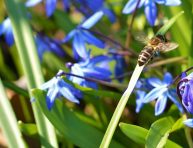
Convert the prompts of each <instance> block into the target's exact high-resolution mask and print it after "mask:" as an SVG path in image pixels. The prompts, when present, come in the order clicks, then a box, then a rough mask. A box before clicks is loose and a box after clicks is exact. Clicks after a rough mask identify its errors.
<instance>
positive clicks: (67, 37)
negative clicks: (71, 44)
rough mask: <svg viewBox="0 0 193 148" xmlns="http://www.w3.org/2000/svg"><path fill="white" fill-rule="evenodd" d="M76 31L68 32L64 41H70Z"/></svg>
mask: <svg viewBox="0 0 193 148" xmlns="http://www.w3.org/2000/svg"><path fill="white" fill-rule="evenodd" d="M76 33H77V32H76V30H72V31H70V33H68V35H67V36H66V37H65V38H64V39H63V40H62V42H63V43H65V42H67V41H69V40H70V39H71V38H72V37H73V36H74V35H75V34H76Z"/></svg>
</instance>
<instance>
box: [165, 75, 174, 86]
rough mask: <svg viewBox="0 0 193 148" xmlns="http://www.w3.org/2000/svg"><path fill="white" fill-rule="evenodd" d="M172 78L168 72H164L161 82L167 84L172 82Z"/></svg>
mask: <svg viewBox="0 0 193 148" xmlns="http://www.w3.org/2000/svg"><path fill="white" fill-rule="evenodd" d="M172 79H173V77H172V75H171V74H170V73H169V72H166V73H165V75H164V79H163V82H164V83H165V84H167V85H170V84H171V82H172Z"/></svg>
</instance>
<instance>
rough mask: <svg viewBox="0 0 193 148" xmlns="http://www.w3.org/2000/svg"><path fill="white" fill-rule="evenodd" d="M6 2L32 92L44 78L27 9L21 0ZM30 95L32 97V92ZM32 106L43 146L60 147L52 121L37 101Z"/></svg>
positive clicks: (7, 0)
mask: <svg viewBox="0 0 193 148" xmlns="http://www.w3.org/2000/svg"><path fill="white" fill-rule="evenodd" d="M5 4H6V8H7V11H8V15H9V17H10V19H11V24H12V27H13V34H14V39H15V42H16V46H17V50H18V53H19V58H20V59H21V63H22V66H23V69H24V74H25V76H26V78H27V82H28V83H27V84H28V90H29V92H30V90H31V89H32V88H34V87H39V86H40V85H41V84H42V83H43V82H44V79H43V76H42V72H41V66H40V62H39V58H38V55H37V50H36V46H35V42H34V39H33V35H32V31H31V28H30V26H29V24H28V21H27V16H26V14H27V11H26V8H25V6H24V4H23V3H22V2H21V1H20V0H6V1H5ZM30 97H31V98H32V95H31V93H30ZM32 108H33V112H34V116H35V120H36V123H37V128H38V131H39V135H40V140H41V144H42V146H45V147H58V145H57V140H56V134H55V131H54V128H53V126H52V125H51V123H50V122H49V121H48V119H47V118H46V117H45V116H44V114H43V113H42V111H41V110H40V108H38V106H37V104H36V102H34V103H32Z"/></svg>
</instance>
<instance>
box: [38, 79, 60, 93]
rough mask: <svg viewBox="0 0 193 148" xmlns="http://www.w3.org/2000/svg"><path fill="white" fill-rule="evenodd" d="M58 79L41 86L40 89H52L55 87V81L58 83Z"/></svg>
mask: <svg viewBox="0 0 193 148" xmlns="http://www.w3.org/2000/svg"><path fill="white" fill-rule="evenodd" d="M56 80H57V79H56V77H53V78H52V79H51V80H49V81H47V82H45V83H44V84H42V85H41V86H40V89H42V90H47V89H48V88H50V87H51V86H52V85H54V83H55V81H56Z"/></svg>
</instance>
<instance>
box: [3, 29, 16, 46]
mask: <svg viewBox="0 0 193 148" xmlns="http://www.w3.org/2000/svg"><path fill="white" fill-rule="evenodd" d="M5 40H6V43H7V44H8V45H9V46H12V45H13V43H14V37H13V30H12V28H7V30H6V34H5Z"/></svg>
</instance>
